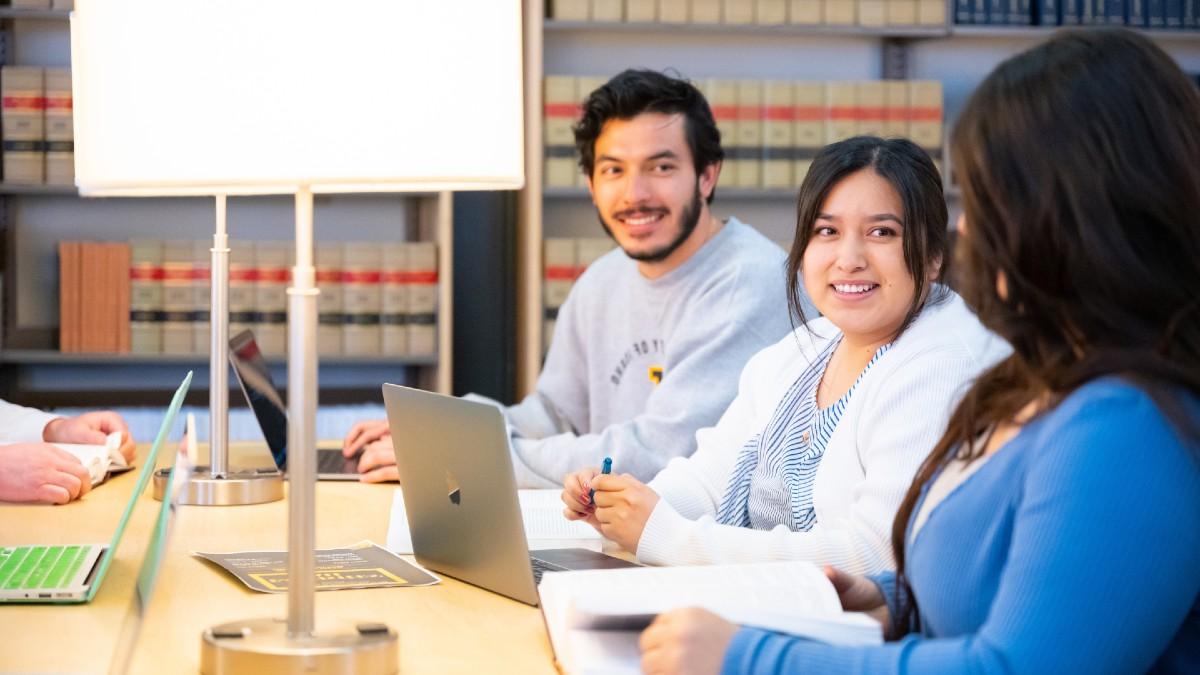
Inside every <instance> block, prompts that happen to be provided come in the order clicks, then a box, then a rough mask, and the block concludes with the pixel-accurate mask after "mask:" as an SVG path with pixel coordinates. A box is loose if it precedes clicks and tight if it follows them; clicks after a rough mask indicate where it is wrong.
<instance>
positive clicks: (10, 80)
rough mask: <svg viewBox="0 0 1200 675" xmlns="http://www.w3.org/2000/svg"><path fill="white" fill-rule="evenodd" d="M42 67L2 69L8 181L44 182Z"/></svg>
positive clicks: (0, 94) (0, 86) (0, 83)
mask: <svg viewBox="0 0 1200 675" xmlns="http://www.w3.org/2000/svg"><path fill="white" fill-rule="evenodd" d="M43 77H44V76H43V73H42V69H41V68H33V67H28V66H4V67H3V68H0V98H2V99H3V134H4V141H3V148H4V180H5V182H9V183H22V184H40V183H42V182H43V181H44V165H45V148H44V144H45V137H46V135H45V119H44V110H45V107H46V95H45V87H44V83H43Z"/></svg>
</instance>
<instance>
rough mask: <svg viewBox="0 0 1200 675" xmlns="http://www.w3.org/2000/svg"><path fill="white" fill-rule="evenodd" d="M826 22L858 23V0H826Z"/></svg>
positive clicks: (835, 23)
mask: <svg viewBox="0 0 1200 675" xmlns="http://www.w3.org/2000/svg"><path fill="white" fill-rule="evenodd" d="M825 23H826V24H829V25H833V26H852V25H854V24H856V23H858V0H825Z"/></svg>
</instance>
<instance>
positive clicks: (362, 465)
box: [358, 434, 400, 483]
mask: <svg viewBox="0 0 1200 675" xmlns="http://www.w3.org/2000/svg"><path fill="white" fill-rule="evenodd" d="M358 473H359V476H358V479H359V480H360V481H362V482H364V483H383V482H386V481H399V480H400V472H399V471H397V470H396V453H395V451H394V450H393V449H392V436H391V434H385V435H384V436H383V437H382V438H380V439H379V440H377V441H371V442H370V443H367V444H366V446H365V447H364V448H363V453H362V456H361V457H359V458H358Z"/></svg>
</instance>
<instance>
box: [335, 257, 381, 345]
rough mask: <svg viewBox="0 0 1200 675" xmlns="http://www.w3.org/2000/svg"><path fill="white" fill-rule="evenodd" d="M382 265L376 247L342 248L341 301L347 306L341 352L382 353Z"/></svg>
mask: <svg viewBox="0 0 1200 675" xmlns="http://www.w3.org/2000/svg"><path fill="white" fill-rule="evenodd" d="M382 264H383V259H382V255H381V252H380V249H379V246H378V245H377V244H370V243H360V242H352V243H347V244H345V248H343V249H342V302H343V305H344V307H345V324H344V325H343V326H342V349H343V350H344V351H345V353H347V354H355V355H358V354H362V355H377V354H379V352H380V348H381V344H380V334H379V310H380V304H381V301H382V293H381V283H380V282H381V278H380V273H379V269H380V266H381V265H382Z"/></svg>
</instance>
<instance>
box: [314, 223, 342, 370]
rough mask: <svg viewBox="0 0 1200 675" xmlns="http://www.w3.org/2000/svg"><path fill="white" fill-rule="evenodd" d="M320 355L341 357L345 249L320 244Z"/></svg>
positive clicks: (318, 271) (318, 299)
mask: <svg viewBox="0 0 1200 675" xmlns="http://www.w3.org/2000/svg"><path fill="white" fill-rule="evenodd" d="M315 255H316V258H315V262H316V280H317V288H318V289H320V291H321V294H320V295H318V296H317V354H320V355H330V354H341V353H342V246H341V244H336V243H329V242H321V243H318V244H317V248H316V253H315Z"/></svg>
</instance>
